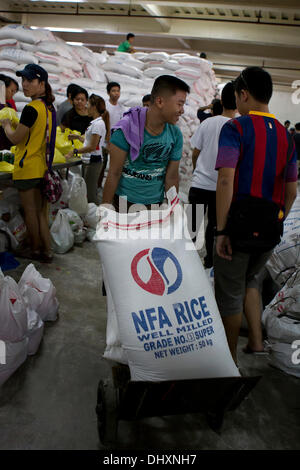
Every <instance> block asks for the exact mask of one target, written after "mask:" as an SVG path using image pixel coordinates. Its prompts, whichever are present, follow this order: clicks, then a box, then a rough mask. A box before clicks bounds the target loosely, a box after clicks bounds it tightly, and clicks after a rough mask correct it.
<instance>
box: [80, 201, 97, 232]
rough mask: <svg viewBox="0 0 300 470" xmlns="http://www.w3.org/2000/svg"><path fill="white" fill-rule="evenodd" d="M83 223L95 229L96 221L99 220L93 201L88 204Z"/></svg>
mask: <svg viewBox="0 0 300 470" xmlns="http://www.w3.org/2000/svg"><path fill="white" fill-rule="evenodd" d="M83 221H84V225H85V226H86V227H89V228H93V229H94V230H96V227H97V223H98V222H99V216H98V215H97V206H96V204H95V203H94V202H90V203H89V204H88V211H87V213H86V214H85V216H84V217H83Z"/></svg>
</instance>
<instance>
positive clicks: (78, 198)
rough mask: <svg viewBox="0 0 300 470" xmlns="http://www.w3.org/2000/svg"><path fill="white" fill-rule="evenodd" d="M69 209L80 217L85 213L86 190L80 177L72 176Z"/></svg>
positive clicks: (86, 208)
mask: <svg viewBox="0 0 300 470" xmlns="http://www.w3.org/2000/svg"><path fill="white" fill-rule="evenodd" d="M69 208H70V209H72V211H75V212H77V214H79V215H82V216H83V215H85V214H86V213H87V210H88V200H87V189H86V183H85V181H84V179H83V178H82V176H78V175H74V177H73V179H72V182H71V188H70V195H69Z"/></svg>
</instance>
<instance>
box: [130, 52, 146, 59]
mask: <svg viewBox="0 0 300 470" xmlns="http://www.w3.org/2000/svg"><path fill="white" fill-rule="evenodd" d="M131 55H132V57H134V58H135V59H137V60H144V59H146V57H148V53H147V52H134V53H133V54H131Z"/></svg>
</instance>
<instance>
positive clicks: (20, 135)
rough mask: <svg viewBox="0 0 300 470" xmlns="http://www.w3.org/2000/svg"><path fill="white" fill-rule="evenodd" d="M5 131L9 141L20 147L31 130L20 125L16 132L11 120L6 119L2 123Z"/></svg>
mask: <svg viewBox="0 0 300 470" xmlns="http://www.w3.org/2000/svg"><path fill="white" fill-rule="evenodd" d="M2 125H3V129H4V132H5V134H6V137H7V138H8V140H10V141H11V143H12V144H14V145H18V144H19V143H20V142H22V141H23V140H25V139H26V138H27V136H28V133H29V128H28V127H27V126H24V124H20V123H19V124H18V125H17V128H16V130H13V128H12V127H11V123H10V120H9V119H4V120H3V121H2Z"/></svg>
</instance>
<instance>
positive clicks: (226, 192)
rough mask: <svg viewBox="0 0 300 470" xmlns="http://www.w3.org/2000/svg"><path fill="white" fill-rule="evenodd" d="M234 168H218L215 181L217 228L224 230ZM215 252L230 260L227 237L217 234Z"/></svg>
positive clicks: (230, 253) (229, 245)
mask: <svg viewBox="0 0 300 470" xmlns="http://www.w3.org/2000/svg"><path fill="white" fill-rule="evenodd" d="M234 174H235V168H220V169H219V174H218V182H217V193H216V206H217V230H218V231H221V230H224V229H225V227H226V223H227V217H228V212H229V209H230V205H231V201H232V195H233V182H234ZM216 250H217V254H218V255H219V256H221V257H222V258H225V259H228V260H231V255H232V249H231V244H230V240H229V237H228V236H226V235H219V236H218V237H217V241H216Z"/></svg>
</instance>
